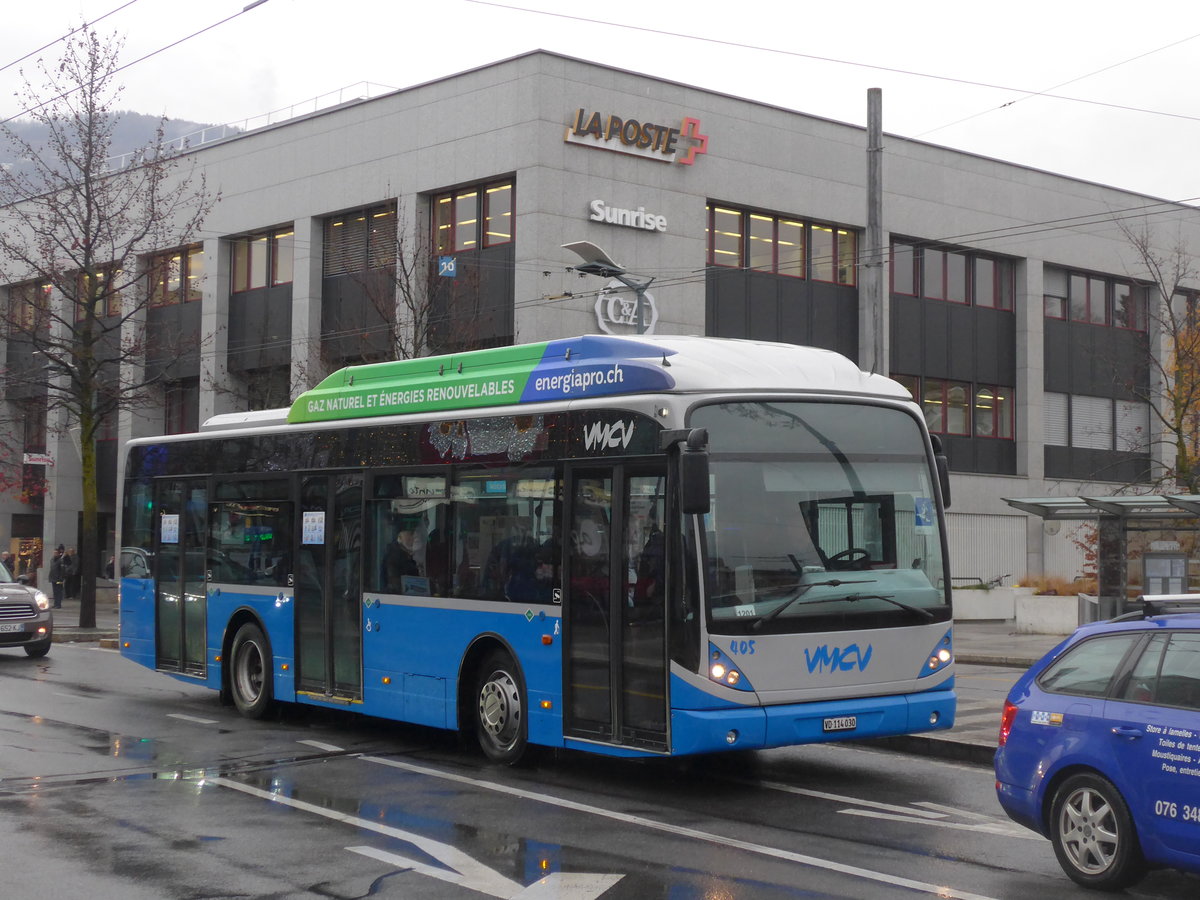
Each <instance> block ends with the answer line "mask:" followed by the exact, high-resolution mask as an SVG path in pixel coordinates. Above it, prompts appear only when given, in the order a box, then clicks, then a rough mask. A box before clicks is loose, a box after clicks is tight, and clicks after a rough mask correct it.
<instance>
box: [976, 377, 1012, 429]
mask: <svg viewBox="0 0 1200 900" xmlns="http://www.w3.org/2000/svg"><path fill="white" fill-rule="evenodd" d="M971 418H972V421H973V422H974V425H975V430H974V433H975V437H982V438H1004V439H1008V440H1011V439H1012V436H1013V405H1012V391H1011V390H1010V389H1009V388H1006V387H1001V386H999V385H995V384H980V385H976V387H975V405H974V409H973V410H972V417H971Z"/></svg>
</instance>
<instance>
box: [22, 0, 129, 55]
mask: <svg viewBox="0 0 1200 900" xmlns="http://www.w3.org/2000/svg"><path fill="white" fill-rule="evenodd" d="M137 2H138V0H127V2H125V3H122V4H121V5H120V6H118V7H116V8H115V9H110V10H109V11H108V12H106V13H104V15H102V16H99V17H97V18H96V19H94V20H92V21H91V22H84V23H83V24H82V25H80V26H79V27H78V28H72V29H71V30H70V31H68V32H67V33H66V34H64V35H63V36H62V37H58V38H55V39H54V40H52V41H50V42H49V43H48V44H43V45H42V46H40V47H38V48H37V49H36V50H30V51H29V52H28V53H26V54H25V55H24V56H22V57H20V58H19V59H14V60H13V61H12V62H10V63H5V64H4V65H2V66H0V72H4V71H6V70H8V69H11V68H12V67H13V66H17V65H20V64H21V63H23V62H25V60H27V59H29V57H31V56H34V55H36V54H38V53H41V52H42V51H43V50H49V49H50V48H51V47H53V46H54V45H55V44H59V43H61V42H63V41H65V40H66V39H67V38H69V37H71V36H72V35H74V34H78V33H79V32H81V31H83V29H85V28H87V27H88V26H89V25H95V24H96V23H98V22H103V21H104V20H105V19H107V18H108V17H109V16H111V15H113V14H114V13H119V12H120V11H121V10H123V9H126V8H127V7H130V6H133V4H135V3H137Z"/></svg>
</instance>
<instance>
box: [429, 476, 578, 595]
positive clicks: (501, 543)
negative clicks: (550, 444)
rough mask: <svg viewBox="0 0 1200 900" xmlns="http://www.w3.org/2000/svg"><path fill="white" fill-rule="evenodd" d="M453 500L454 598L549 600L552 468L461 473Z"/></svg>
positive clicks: (553, 546) (553, 566)
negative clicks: (454, 533)
mask: <svg viewBox="0 0 1200 900" xmlns="http://www.w3.org/2000/svg"><path fill="white" fill-rule="evenodd" d="M454 496H455V525H456V528H457V536H456V540H455V542H454V547H453V558H452V560H451V566H452V571H453V584H454V586H453V593H454V595H455V596H456V597H469V598H473V599H479V600H500V601H507V602H510V603H549V602H551V596H552V594H553V589H554V587H555V586H556V585H557V583H558V564H559V561H558V550H557V546H558V545H557V543H556V542H555V540H554V528H555V518H556V507H557V496H558V480H557V478H556V477H555V474H554V470H553V469H547V468H531V469H502V470H497V469H471V470H462V471H460V472H459V473H458V474H457V477H456V481H455V489H454Z"/></svg>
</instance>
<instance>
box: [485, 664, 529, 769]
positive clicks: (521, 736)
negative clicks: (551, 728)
mask: <svg viewBox="0 0 1200 900" xmlns="http://www.w3.org/2000/svg"><path fill="white" fill-rule="evenodd" d="M474 716H475V734H476V736H477V737H478V739H479V746H480V748H482V750H483V752H484V755H486V756H487V758H488V759H490V760H491V761H492V762H496V763H501V764H502V765H506V766H511V765H514V764H515V763H516V762H517V761H519V760H520V759H521V757H522V756H524V755H525V749H526V745H527V743H528V738H529V723H528V721H527V718H526V709H525V685H524V684H523V683H522V681H521V673H520V671H519V670H518V669H517V665H516V663H515V662H514V661H513V658H512V657H511V656H510V655H509V654H507V653H505V652H504V651H503V650H493V651H492V652H491V653H489V654H488V655H487V656H486V657H484V660H483V665H481V666H480V667H479V678H478V680H477V681H476V683H475V702H474Z"/></svg>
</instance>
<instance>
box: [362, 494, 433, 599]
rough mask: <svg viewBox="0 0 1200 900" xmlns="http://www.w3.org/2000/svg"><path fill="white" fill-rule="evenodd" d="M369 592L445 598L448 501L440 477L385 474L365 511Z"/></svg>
mask: <svg viewBox="0 0 1200 900" xmlns="http://www.w3.org/2000/svg"><path fill="white" fill-rule="evenodd" d="M368 517H369V525H368V528H369V530H370V549H369V551H368V557H367V560H366V565H365V571H364V581H365V583H366V585H367V589H368V590H374V591H381V592H384V593H389V594H408V595H413V596H428V597H445V596H447V594H448V588H449V563H448V559H449V547H448V538H449V534H450V498H449V493H448V490H447V479H446V476H444V475H419V474H413V475H383V476H380V477H378V478H376V479H375V487H374V491H373V494H372V499H371V504H370V509H369V512H368Z"/></svg>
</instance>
